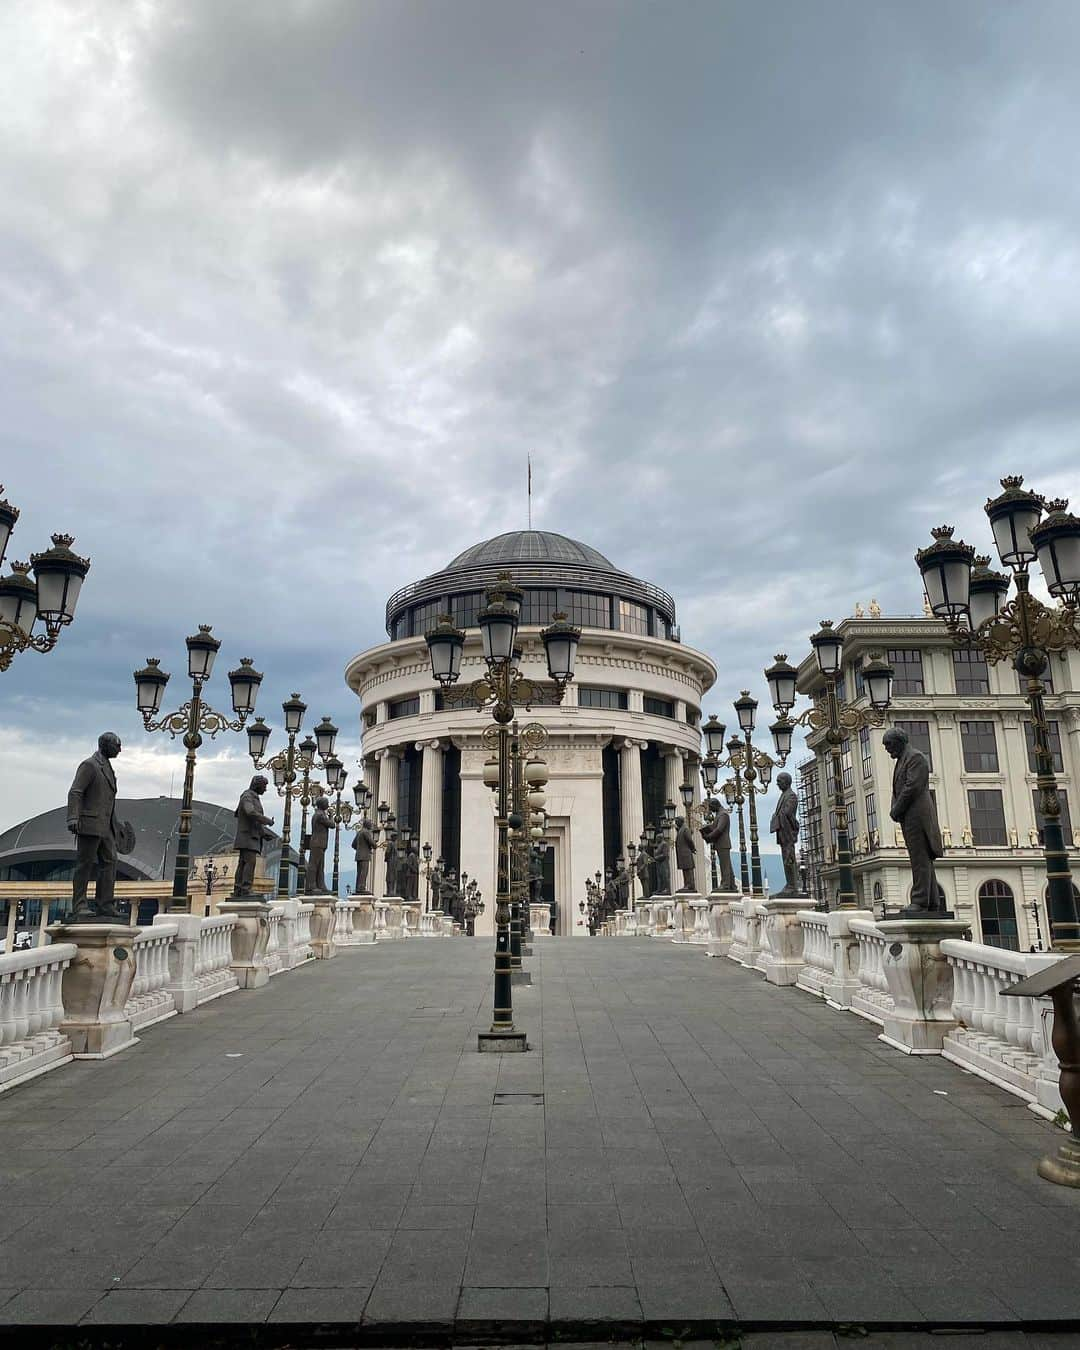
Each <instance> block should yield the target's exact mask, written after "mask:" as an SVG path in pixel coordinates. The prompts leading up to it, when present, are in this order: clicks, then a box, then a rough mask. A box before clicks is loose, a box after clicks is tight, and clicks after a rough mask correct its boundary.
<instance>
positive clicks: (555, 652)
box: [425, 591, 581, 1050]
mask: <svg viewBox="0 0 1080 1350" xmlns="http://www.w3.org/2000/svg"><path fill="white" fill-rule="evenodd" d="M505 596H506V592H505V591H489V592H488V595H487V601H488V603H487V605H486V606H485V607H484V608H483V609H482V610H481V611H480V613H479V614H478V615H477V622H478V624H479V626H480V634H481V638H482V640H483V644H484V660H485V661H486V663H487V675H486V676H483V677H481V678H480V679H479V680H474V681H473V682H472V684H471V685H470V686H469V687H468V688H467V689H466V690H464V691H463V696H462V697H460V698H459V699H458V700H456V701H458V702H460V703H462V704H465V703H470V704H472V705H473V706H475V707H476V708H484V707H489V706H490V708H491V710H492V713H491V715H492V718H493V721H494V728H493V729H494V731H495V734H494V736H493V737H492V738H491V739H493V740H494V741H495V742H496V743H497V746H498V780H497V781H498V807H497V820H498V884H497V892H496V897H495V933H496V936H495V994H494V1010H493V1015H492V1023H491V1030H490V1032H487V1033H485V1032H481V1033H480V1037H479V1044H478V1048H479V1049H481V1050H502V1049H513V1050H524V1049H525V1048H526V1044H525V1036H524V1033H521V1032H515V1030H514V1011H513V995H512V992H511V979H512V977H511V957H510V867H509V856H508V854H509V849H508V831H509V829H510V827H511V824H513V825H514V826H516V827H518V826H520V824H521V821H520V819H519V818H518V817H516V816H515V818H514V820H513V822H511V820H510V815H511V812H510V790H511V779H510V772H511V765H510V731H509V727H510V724H511V723H512V722H513V721H514V711H515V709H514V705H515V703H517V702H524V705H525V707H526V708H527V707H529V705H530V703H534V702H536V703H539V702H542V701H544V702H546V701H548V699H547V696H546V695H547V691H545V690H544V689H543V688H542V687H541V686H540V685H538V684H536V683H535V682H534V681H532V680H528V679H526V678H525V677H524V676H523V675H522V674H521V672H520V671H519V670H518V668H517V666H516V665H515V664H514V660H513V653H514V639H515V638H516V636H517V629H518V618H519V615H520V599H519V601H518V603H517V604H515V603H514V601H513V596H512V595H511V597H510V599H509V600H507V599H506V598H505ZM540 637H541V639H542V641H543V643H544V648H545V651H546V653H547V665H548V674H549V676H550V677H551V679H552V681H553V682H554V686H555V688H554V693H553V697H552V698H551V700H550V701H551V702H553V703H561V702H562V700H563V696H564V694H565V692H566V686H567V684H568V683H569V682H570V681H571V680H572V679H573V678H574V662H575V659H576V656H577V645H578V642H579V641H580V639H581V629H580V628H575V627H574V626H573V625H572V624H570V623H567V621H566V616H565V615H563V614H556V615H555V616H554V618H553V620H552V622H551V624H550V625H549V626H548V627H547V628H545V629H543V630H542V632H541V634H540ZM425 638H426V641H427V645H428V651H429V653H430V656H431V673H432V675H433V676H434V678H435V680H436V681H437V682H438V683H439V684H440V685H441V686H442V689H443V691H444V697H445V695H446V694H448V693H449V691H450V689H451V687H452V686H453V685H454V684H456V683H457V681H458V678H459V677H460V674H461V653H462V649H463V648H464V646H465V634H464V632H463V631H462V630H461V629H460V628H455V627H454V625H453V624H452V623H451V621H450V618H449V616H448V615H445V614H444V615H442V616H441V618H440V621H439V623H438V626H437V627H436V628H434V629H433V630H431V631H430V632H428V633H427V634H425ZM485 781H487V771H486V766H485Z"/></svg>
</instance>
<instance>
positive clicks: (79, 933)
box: [48, 923, 139, 1059]
mask: <svg viewBox="0 0 1080 1350" xmlns="http://www.w3.org/2000/svg"><path fill="white" fill-rule="evenodd" d="M48 933H49V937H50V938H51V939H52V940H53V942H73V943H74V944H75V946H76V947H78V949H79V954H78V955H77V956H76V957H75V958H74V960H73V961H72V962H71V964H70V965H69V966H68V968H67V969H66V970H65V971H64V974H63V983H62V989H63V1000H64V1020H63V1021H62V1022H61V1023H60V1025H59V1027H57V1030H58V1031H60V1032H62V1033H63V1034H64V1035H65V1036H67V1038H68V1040H70V1041H71V1050H72V1053H73V1054H74V1056H75V1058H76V1059H108V1058H109V1056H110V1055H115V1054H117V1053H118V1052H119V1051H121V1050H126V1049H127V1047H128V1046H129V1045H134V1044H135V1041H136V1037H135V1036H134V1035H133V1034H132V1029H131V1022H130V1020H129V1019H128V1018H127V1017H125V1016H124V1004H125V1003H126V1002H127V1001H128V998H129V997H130V995H131V986H132V984H133V983H134V980H135V949H134V947H133V945H132V944H133V943H134V941H135V938H136V937H137V936H138V933H139V930H138V928H132V927H130V926H129V925H128V924H120V923H54V924H52V925H50V927H49V929H48Z"/></svg>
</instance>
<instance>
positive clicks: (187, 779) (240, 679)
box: [134, 624, 262, 914]
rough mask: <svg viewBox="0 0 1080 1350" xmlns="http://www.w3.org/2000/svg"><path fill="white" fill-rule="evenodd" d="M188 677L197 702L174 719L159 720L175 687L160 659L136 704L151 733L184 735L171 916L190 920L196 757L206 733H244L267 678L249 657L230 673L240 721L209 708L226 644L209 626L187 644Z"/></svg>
mask: <svg viewBox="0 0 1080 1350" xmlns="http://www.w3.org/2000/svg"><path fill="white" fill-rule="evenodd" d="M186 643H187V652H188V675H189V676H190V678H191V698H190V700H189V701H188V702H187V703H185V704H184V705H183V706H182V707H181V708H178V709H177V711H176V712H172V713H168V714H167V715H166V716H165V717H163V718H162V719H161V720H160V721H158V722H155V721H154V718H155V716H156V714H157V713H158V711H159V710H160V708H161V698H162V695H163V694H164V692H165V686H166V685H167V684H168V682H169V676H168V674H167V673H166V672H165V671H163V670H162V669H161V663H160V661H158V659H157V658H156V657H151V658H150V659H149V660H148V661H147V663H146V666H145V668H144V669H143V670H137V671H136V672H135V676H134V678H135V701H136V706H137V707H138V710H139V712H140V713H141V714H142V719H143V726H144V727H145V728H146V730H147V731H167V732H168V733H169V735H170V736H171V737H172V738H173V739H174V740H175V739H176V737H177V736H179V735H181V734H182V735H183V738H184V748H185V750H186V751H187V754H186V756H185V760H184V795H183V797H182V798H181V802H180V829H179V833H178V835H177V841H176V860H175V863H174V867H173V889H172V901H171V903H170V905H169V912H170V913H171V914H186V913H188V911H189V909H190V905H191V902H190V900H189V898H188V873H189V871H190V867H191V810H192V803H193V801H194V798H195V756H196V752H197V751H198V749H199V747H200V746H201V745H202V743H203V733H204V732H205V733H206V734H207V735H209V737H210V739H211V740H213V738H214V737H215V736H217V734H218V732H219V731H241V730H242V729H243V727H244V723H245V722H246V721H247V719H248V716H249V714H250V713H253V712H254V711H255V699H256V696H257V695H258V692H259V685H260V684H261V683H262V675H261V674H260V673H259V672H258V671H257V670H255V668H254V666H253V665H252V662H251V660H250V659H249V658H248V657H246V656H245V657H243V658H242V659H241V661H240V665H239V666H238V668H237V669H236V670H230V671H229V683H230V685H231V686H232V705H233V711H234V712H235V713H236V719H235V721H230V720H229V718H227V717H226V716H225V715H224V713H219V712H215V710H214V709H213V708H211V707H210V706H209V704H207V703H204V702H203V686H204V685H205V684H206V682H207V680H209V678H210V674H211V672H212V671H213V669H214V659H215V657H216V656H217V654H218V650H219V648H220V647H221V643H220V642H219V641H218V639H217V638H216V637H214V636H213V634H212V633H211V631H210V625H209V624H200V625H199V631H198V632H197V633H195V634H194V635H193V636H191V637H189V638H187V639H186Z"/></svg>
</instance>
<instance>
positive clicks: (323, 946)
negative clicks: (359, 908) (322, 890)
mask: <svg viewBox="0 0 1080 1350" xmlns="http://www.w3.org/2000/svg"><path fill="white" fill-rule="evenodd" d="M311 903H312V904H313V905H314V906H315V908H314V909H313V910H312V913H311V950H312V953H313V954H314V957H315V960H316V961H329V960H330V958H331V957H332V956H337V944H336V943H335V941H334V925H335V923H336V922H337V913H336V901H335V900H334V897H333V896H332V895H327V896H321V895H316V896H312V897H311Z"/></svg>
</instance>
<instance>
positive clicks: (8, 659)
mask: <svg viewBox="0 0 1080 1350" xmlns="http://www.w3.org/2000/svg"><path fill="white" fill-rule="evenodd" d="M61 628H62V625H60V624H49V625H48V627H47V628H46V631H45V632H44V633H38V634H36V635H34V634H30V633H27V632H26V631H25V630H24V629H22V628H19V627H18V626H17V625H15V624H11V623H5V622H4V620H3V619H0V671H4V670H7V669H8V668H9V667H10V666H11V663H12V661H13V660H14V659H15V657H16V656H18V654H19V653H20V652H25V651H33V652H51V651H52V649H53V648H54V647H55V646H56V644H57V642H58V641H59V640H60V632H61Z"/></svg>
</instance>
